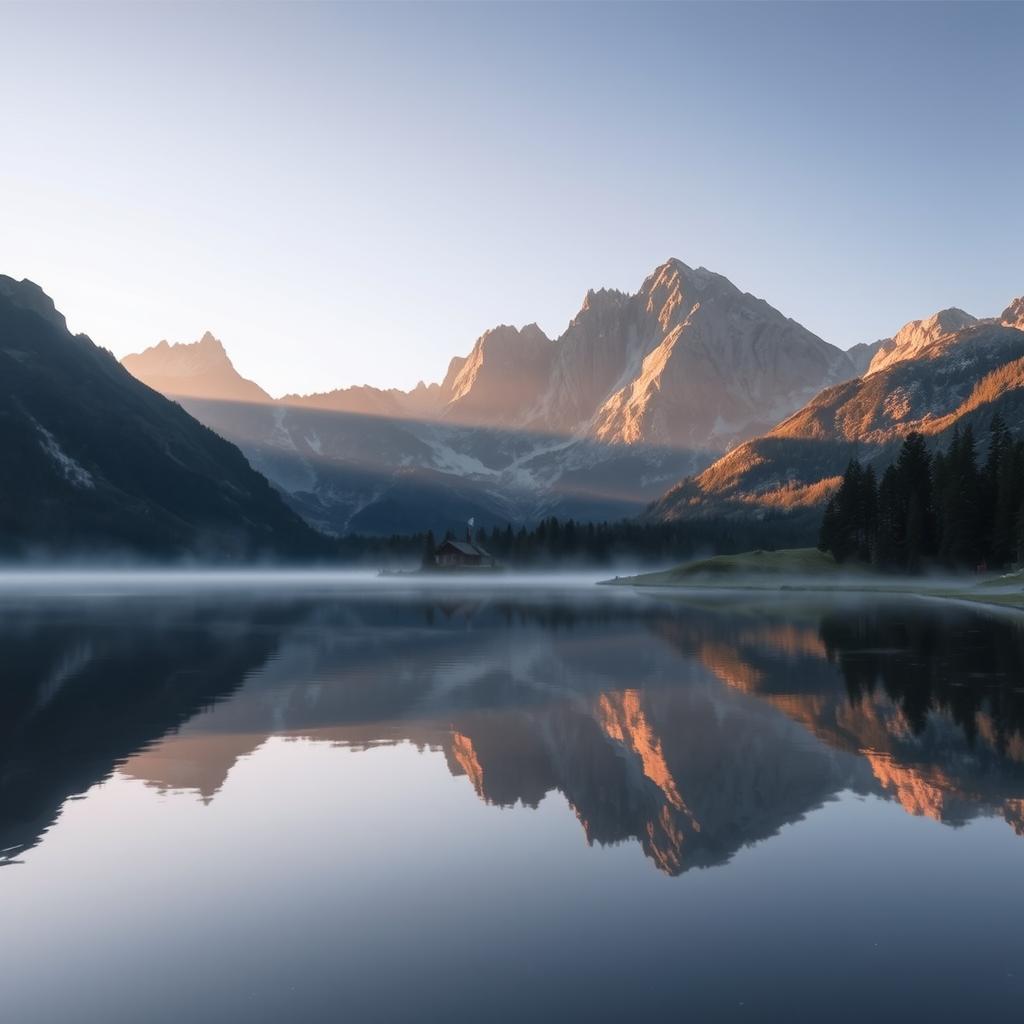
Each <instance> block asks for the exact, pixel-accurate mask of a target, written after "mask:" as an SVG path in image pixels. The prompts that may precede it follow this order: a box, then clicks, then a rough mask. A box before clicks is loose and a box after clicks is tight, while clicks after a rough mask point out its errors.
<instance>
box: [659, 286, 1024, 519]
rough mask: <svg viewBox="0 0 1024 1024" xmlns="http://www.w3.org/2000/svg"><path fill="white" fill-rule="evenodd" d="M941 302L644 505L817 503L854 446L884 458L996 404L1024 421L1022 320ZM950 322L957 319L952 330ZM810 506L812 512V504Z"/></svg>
mask: <svg viewBox="0 0 1024 1024" xmlns="http://www.w3.org/2000/svg"><path fill="white" fill-rule="evenodd" d="M1017 308H1018V307H1017V306H1016V305H1014V304H1011V306H1010V307H1009V308H1008V310H1007V312H1005V313H1004V314H1003V315H1002V317H1000V318H990V319H987V320H976V319H975V318H974V317H971V316H970V315H969V314H966V313H963V312H962V311H960V310H945V311H943V312H942V313H938V314H936V315H935V316H933V317H929V318H928V319H927V320H920V321H915V322H914V323H912V324H908V325H907V327H905V328H904V329H903V330H901V331H900V332H899V333H898V334H897V335H895V336H894V341H895V340H896V339H899V340H898V342H897V343H896V344H894V345H893V347H892V348H891V349H889V350H888V351H885V350H881V349H880V350H879V352H878V354H877V355H876V357H875V359H874V360H873V362H872V368H871V371H870V372H869V373H868V374H867V375H866V376H865V377H864V378H862V379H855V380H850V381H846V382H844V383H842V384H839V385H837V386H835V387H831V388H826V389H825V390H824V391H822V392H821V393H820V394H819V395H817V396H815V398H813V399H812V400H811V401H810V402H808V403H807V404H806V405H805V406H804V407H803V408H802V409H800V410H798V411H797V412H795V413H793V414H792V415H791V416H789V417H787V418H786V419H784V420H783V421H782V422H781V423H779V424H778V425H777V426H776V427H775V428H774V429H772V430H770V431H769V432H768V433H766V434H765V435H763V436H761V437H758V438H754V439H752V440H751V441H748V442H746V443H744V444H742V445H739V446H737V447H736V448H735V449H733V450H732V451H730V452H728V453H727V454H726V455H724V456H722V457H721V458H720V459H718V460H717V461H715V462H714V463H712V465H710V466H709V467H708V468H707V469H705V470H703V471H702V472H701V473H700V474H699V475H697V476H695V477H693V478H691V479H689V480H684V481H683V482H682V483H680V484H679V485H677V486H676V487H674V488H673V489H672V490H671V491H669V492H668V493H667V494H666V495H665V496H664V497H663V498H662V499H661V500H660V501H659V502H658V503H657V504H656V505H655V507H654V508H653V510H652V512H651V513H650V514H651V515H652V516H653V517H654V518H656V519H662V520H672V519H680V518H687V517H693V516H707V515H718V514H726V513H727V514H735V515H743V516H747V515H762V514H764V513H765V512H766V511H769V510H771V511H799V510H801V509H806V510H808V511H810V510H817V509H818V508H820V506H821V505H823V504H824V502H825V500H826V499H827V497H828V495H829V493H830V492H831V490H832V489H833V488H834V487H835V486H836V484H837V480H838V476H839V475H840V474H841V473H842V472H843V469H844V468H845V466H846V464H847V462H848V461H849V459H850V458H851V457H852V456H853V455H854V454H856V455H857V456H858V457H859V458H860V459H861V460H864V461H868V462H877V464H878V467H879V469H881V468H884V466H885V465H887V464H888V462H889V460H890V459H891V458H893V457H894V454H895V450H896V449H897V448H898V446H899V444H900V443H902V439H903V438H904V437H905V436H906V435H907V434H908V433H909V432H911V431H919V432H921V433H923V434H925V435H926V436H929V437H932V438H935V439H936V440H941V439H944V438H945V436H946V435H948V434H949V433H951V432H952V431H953V429H955V428H956V427H957V426H958V425H960V426H962V425H964V424H966V423H971V424H972V425H973V426H974V428H975V431H976V432H977V434H978V436H984V433H985V432H986V431H987V429H988V425H989V423H990V422H991V419H992V416H993V414H994V413H995V412H996V411H999V412H1000V413H1001V415H1002V416H1003V418H1004V419H1005V420H1006V422H1007V423H1008V424H1009V425H1010V426H1011V429H1013V430H1014V432H1017V433H1019V432H1020V431H1021V430H1022V429H1024V329H1021V328H1020V327H1018V326H1010V324H1015V323H1017V321H1016V319H1015V314H1016V310H1017ZM956 323H963V324H964V326H963V327H961V328H959V329H957V330H951V328H952V327H953V326H954V325H955V324H956ZM815 514H816V513H815Z"/></svg>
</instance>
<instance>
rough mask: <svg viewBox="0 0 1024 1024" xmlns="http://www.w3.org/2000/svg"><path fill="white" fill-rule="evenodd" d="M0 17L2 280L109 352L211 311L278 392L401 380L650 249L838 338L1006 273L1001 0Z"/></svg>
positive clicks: (1023, 222)
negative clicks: (40, 299)
mask: <svg viewBox="0 0 1024 1024" xmlns="http://www.w3.org/2000/svg"><path fill="white" fill-rule="evenodd" d="M0 26H2V28H3V34H4V36H5V38H6V41H7V43H8V46H7V50H8V52H7V54H6V56H5V61H4V62H3V64H2V66H0V82H2V83H3V84H4V85H5V86H6V88H7V92H8V95H9V96H13V97H17V101H16V102H10V103H8V104H7V105H6V106H5V109H4V112H3V113H2V114H0V119H2V123H3V131H4V138H5V142H6V143H7V153H8V159H7V160H6V161H5V165H4V169H3V170H2V171H0V182H2V184H3V188H2V191H0V196H2V198H0V213H2V215H3V219H4V224H5V231H4V233H3V236H2V237H0V273H4V274H8V275H11V276H13V277H16V278H22V277H27V278H30V279H31V280H33V281H35V282H37V283H38V284H39V285H40V286H41V287H42V288H43V289H44V290H45V291H47V292H48V293H49V294H50V295H51V296H52V297H53V298H54V300H55V301H56V303H57V305H58V307H59V308H60V309H61V310H62V311H63V312H64V313H65V314H66V315H67V317H68V320H69V324H70V326H71V328H72V330H75V331H83V332H85V333H87V334H89V335H90V337H92V338H93V339H94V340H95V341H97V342H98V343H99V344H101V345H104V346H106V347H109V348H111V349H112V350H113V351H114V353H115V354H116V355H118V356H119V357H120V356H124V355H126V354H128V353H130V352H138V351H141V350H142V349H144V348H146V347H149V346H151V345H153V344H156V343H157V342H158V341H160V340H163V339H166V340H168V341H171V342H190V341H195V340H197V339H198V338H199V337H200V336H201V335H202V334H203V332H204V331H207V330H209V331H211V332H212V333H213V334H214V335H216V336H217V337H218V338H220V339H221V340H222V341H223V342H224V344H225V347H226V348H227V350H228V352H229V354H230V355H231V357H232V359H233V361H234V363H235V365H236V367H237V368H238V370H239V372H241V373H242V374H243V375H244V376H246V377H248V378H251V379H253V380H255V381H257V382H258V383H260V384H261V385H262V386H263V387H265V388H267V389H268V390H270V391H271V392H272V393H274V394H283V393H286V392H312V391H318V390H324V389H326V388H335V387H343V386H348V385H353V384H371V385H376V386H381V387H402V388H408V387H411V386H413V385H414V384H415V383H416V382H417V381H418V380H421V379H422V380H426V381H432V380H437V379H439V378H440V376H441V375H443V372H444V368H445V366H446V365H447V361H448V359H450V358H451V357H452V356H453V355H457V354H465V353H466V352H467V351H468V350H469V348H470V346H471V345H472V342H473V340H474V339H475V338H476V337H477V336H479V335H480V334H481V333H482V332H483V331H485V330H487V329H488V328H490V327H493V326H496V325H498V324H502V323H511V324H515V325H517V326H521V325H523V324H525V323H529V322H533V321H536V322H537V323H538V324H539V325H540V327H541V328H542V329H543V330H544V331H545V332H546V333H547V334H548V335H549V336H551V337H555V336H557V335H558V334H559V333H560V332H561V331H562V330H564V328H565V326H566V324H567V323H568V321H569V320H570V318H571V317H572V316H573V315H574V314H575V313H576V312H577V310H578V309H579V306H580V303H581V301H582V299H583V296H584V294H585V292H586V290H587V289H588V288H600V287H612V288H618V289H621V290H624V291H635V290H636V289H637V288H638V287H639V285H640V283H641V282H642V281H643V279H644V278H645V276H646V275H647V274H648V273H650V271H651V270H652V269H653V268H654V267H655V266H656V265H658V264H660V263H661V262H663V261H664V260H666V259H667V258H669V257H670V256H674V257H678V258H679V259H681V260H683V261H684V262H686V263H688V264H690V265H691V266H700V265H703V266H706V267H707V268H709V269H711V270H713V271H716V272H718V273H721V274H724V275H725V276H727V277H728V278H729V279H730V280H732V281H733V282H734V283H735V284H736V285H737V286H738V287H739V288H741V289H743V290H745V291H750V292H752V293H753V294H755V295H758V296H760V297H762V298H764V299H765V300H767V301H768V302H769V303H771V304H772V305H773V306H775V307H776V308H778V309H780V310H781V311H782V312H783V313H784V314H785V315H787V316H790V317H792V318H794V319H795V320H797V321H799V322H800V323H801V324H803V325H804V326H805V327H807V328H808V329H809V330H811V331H813V332H815V333H816V334H818V335H820V336H821V337H823V338H824V339H825V340H826V341H829V342H831V343H833V344H836V345H839V346H840V347H842V348H847V347H849V346H850V345H853V344H856V343H858V342H862V341H868V342H870V341H874V340H876V339H878V338H882V337H886V336H889V335H891V334H892V333H893V332H894V331H895V330H897V329H898V328H899V327H900V326H901V325H902V324H903V323H905V322H907V321H908V320H911V319H916V318H919V317H923V316H928V315H930V314H931V313H933V312H935V311H937V310H938V309H941V308H945V307H948V306H960V307H962V308H964V309H966V310H967V311H968V312H970V313H973V314H974V315H976V316H991V315H995V314H997V313H998V312H999V311H1000V310H1001V309H1002V308H1003V306H1004V305H1005V304H1006V303H1007V302H1008V301H1009V300H1010V299H1011V298H1012V297H1014V296H1016V295H1019V294H1021V293H1022V292H1024V259H1022V257H1021V255H1020V253H1019V250H1018V248H1017V242H1016V239H1017V238H1019V237H1020V235H1021V232H1022V229H1024V211H1022V208H1021V204H1020V202H1019V171H1018V170H1017V168H1018V167H1019V165H1020V157H1021V156H1024V142H1022V141H1021V138H1020V134H1019V132H1015V131H1014V126H1015V124H1016V118H1017V117H1018V116H1019V110H1020V99H1021V95H1020V93H1021V86H1020V84H1019V80H1018V77H1017V68H1018V65H1019V59H1018V55H1017V54H1016V47H1017V40H1018V39H1019V38H1020V30H1021V29H1022V28H1024V8H1022V7H1020V6H1018V5H1002V4H971V5H959V6H957V5H931V4H911V5H899V4H892V5H890V4H886V5H880V4H879V5H846V4H829V5H779V4H753V5H743V4H737V5H714V4H706V5H677V6H668V5H636V4H630V5H611V4H610V5H601V6H596V7H593V6H583V5H576V4H569V5H529V6H511V5H500V4H498V5H486V6H468V5H467V6H455V5H435V4H431V5H429V9H425V8H424V7H422V6H417V5H410V6H404V5H347V6H330V5H303V6H290V5H278V6H275V5H261V6H258V7H257V6H253V7H248V6H226V5H224V6H221V5H218V6H216V7H200V6H190V7H180V6H162V5H139V6H132V5H123V6H108V7H100V6H94V5H90V6H89V7H88V8H84V7H81V6H76V5H71V6H68V7H66V8H63V9H62V10H61V16H60V19H59V22H58V21H56V20H55V19H54V18H53V17H52V14H51V12H50V11H48V10H47V9H46V8H40V7H36V6H31V7H30V6H18V5H7V6H4V7H3V8H2V9H0ZM868 66H870V71H868ZM112 153H117V159H116V160H112V159H111V154H112Z"/></svg>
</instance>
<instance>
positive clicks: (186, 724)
mask: <svg viewBox="0 0 1024 1024" xmlns="http://www.w3.org/2000/svg"><path fill="white" fill-rule="evenodd" d="M0 663H2V664H3V666H4V667H3V686H2V690H0V702H2V707H0V851H3V852H2V853H0V858H2V859H3V860H7V861H11V860H16V859H18V858H19V857H21V856H22V855H23V854H24V853H25V851H27V850H29V849H30V848H32V847H33V846H35V845H36V844H38V843H39V842H40V839H41V838H42V837H43V836H44V835H45V833H46V831H47V829H48V828H49V827H50V826H51V825H52V823H53V822H54V821H55V819H56V818H57V817H58V815H59V814H60V812H61V808H62V807H63V806H64V805H65V803H66V801H67V800H68V799H69V798H71V797H73V796H76V795H78V794H82V793H84V792H85V791H87V790H88V789H89V788H90V787H91V786H93V785H94V784H96V783H97V782H100V781H101V780H103V779H105V778H107V777H108V776H110V775H111V773H112V772H116V773H118V774H119V775H120V776H122V777H127V778H134V779H138V780H142V781H143V782H145V783H146V784H148V785H150V786H153V787H156V788H158V789H161V790H168V791H172V790H173V791H179V790H186V791H193V792H195V793H197V794H199V795H200V796H201V797H202V799H203V800H204V801H216V799H217V795H218V792H219V790H220V788H221V786H222V785H223V783H224V781H225V778H226V777H227V775H228V773H229V772H230V771H231V769H232V767H233V766H234V765H235V763H236V762H237V761H238V760H239V758H241V757H243V756H245V755H247V754H250V753H252V752H254V751H255V750H257V749H258V748H259V747H261V745H263V744H264V743H265V742H266V741H267V739H268V738H269V737H271V736H279V737H285V738H293V739H294V738H305V739H308V740H310V741H314V742H316V743H326V744H340V745H344V746H346V747H348V748H350V749H351V750H354V751H359V750H364V749H367V748H369V747H372V746H377V745H381V744H398V743H402V742H410V743H412V744H415V745H416V746H418V747H420V748H423V749H431V750H437V751H441V752H443V755H444V757H445V759H446V762H447V766H448V770H449V771H450V773H451V774H452V775H453V776H456V777H458V778H459V780H460V784H462V785H468V786H472V788H473V790H475V792H476V794H477V796H478V797H479V798H480V800H482V801H485V802H486V803H488V804H492V805H497V806H510V805H514V804H517V803H521V804H523V805H525V806H527V807H537V806H538V805H539V803H540V802H541V800H542V799H543V798H544V797H545V795H546V794H548V793H551V792H554V791H558V792H560V793H562V794H563V795H564V797H565V798H566V800H567V801H568V804H569V805H570V807H571V808H572V810H573V811H574V813H575V815H576V817H577V818H578V819H579V824H580V827H581V829H582V831H583V834H584V836H585V838H586V841H587V842H588V843H591V844H602V845H603V844H616V843H621V842H624V841H636V842H638V843H639V845H640V847H641V848H642V850H643V851H644V854H645V855H646V856H647V857H648V858H649V859H650V861H651V863H652V864H653V865H654V866H656V867H657V868H658V869H659V870H660V871H662V872H665V873H666V874H668V875H679V874H681V873H683V872H685V871H687V870H688V869H690V868H694V867H709V866H713V865H720V864H724V863H726V862H727V861H729V860H730V858H732V857H733V855H734V854H736V852H737V851H739V850H740V849H741V848H743V847H744V846H746V845H748V844H751V843H755V842H758V841H760V840H765V839H768V838H769V837H771V836H773V835H775V834H777V833H778V832H779V830H780V829H781V828H782V827H783V826H784V825H786V824H787V823H792V822H796V821H799V820H801V819H802V818H803V817H804V816H806V815H807V814H808V813H809V812H810V811H812V810H814V809H815V808H818V807H820V806H822V805H823V804H824V803H825V802H827V801H830V800H832V799H833V798H835V797H836V796H837V795H838V794H840V793H842V792H843V791H852V792H853V793H856V794H861V795H867V794H873V795H876V796H878V797H881V798H884V799H887V800H894V801H897V802H898V803H899V805H900V806H901V807H902V808H903V809H904V810H906V811H907V812H908V813H909V814H913V815H927V816H929V817H931V818H934V819H936V820H937V821H941V822H945V823H948V824H950V825H959V824H963V823H965V822H967V821H968V820H970V819H972V818H975V817H977V816H998V817H1001V818H1003V819H1004V820H1005V821H1006V822H1007V824H1008V825H1009V826H1010V827H1012V828H1013V829H1014V830H1015V831H1016V832H1017V833H1018V834H1024V691H1022V688H1021V681H1022V678H1024V675H1022V668H1024V628H1022V626H1021V625H1020V623H1019V622H1018V620H1016V619H1015V618H1012V617H1001V616H999V615H994V614H990V613H988V612H986V611H981V610H977V611H975V610H964V609H962V608H957V607H951V606H943V605H939V604H926V603H923V602H921V603H909V602H901V603H900V602H881V603H879V602H870V603H859V602H854V601H834V602H830V603H828V602H827V603H825V604H824V605H823V604H822V602H821V600H820V598H818V597H815V598H814V599H813V600H809V599H807V598H800V597H798V596H794V597H792V598H790V599H788V600H786V601H785V602H782V603H777V602H776V603H773V604H772V605H771V606H770V607H768V606H766V605H764V604H761V603H758V602H741V603H737V602H736V601H730V602H728V603H723V602H710V603H709V602H705V603H703V604H700V605H695V604H693V603H686V602H684V601H676V600H652V599H645V598H638V597H635V596H634V595H631V594H630V595H621V594H604V593H601V594H597V595H584V596H580V595H564V594H563V595H561V596H559V595H558V594H551V593H549V594H540V593H535V594H531V593H520V594H519V595H515V594H503V593H501V592H495V593H486V592H476V593H473V594H467V595H463V596H461V597H460V596H459V595H458V594H452V593H448V594H446V595H433V596H431V595H428V594H416V593H404V594H401V595H399V594H394V593H392V594H388V595H387V596H386V598H385V597H381V596H374V595H373V594H372V593H371V594H369V595H367V594H348V595H345V594H342V595H339V596H334V597H325V596H323V595H320V596H294V597H284V596H281V595H280V594H278V595H276V596H274V597H267V598H260V597H259V596H251V595H250V596H237V597H234V598H231V599H230V600H226V599H225V596H224V595H223V594H218V595H216V596H215V597H213V596H211V597H210V598H209V599H205V598H203V597H202V596H198V597H196V596H192V597H185V596H175V597H172V596H164V597H160V596H155V595H149V596H146V597H143V598H139V599H135V600H131V601H123V600H117V599H113V598H111V599H107V600H94V601H91V602H89V603H85V602H79V601H62V600H59V599H54V598H50V599H38V600H22V601H19V602H18V603H17V604H16V605H15V604H13V603H9V604H5V605H4V606H3V609H2V618H0ZM315 784H316V780H313V779H311V780H310V785H311V786H314V785H315ZM97 827H102V825H98V826H97Z"/></svg>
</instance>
